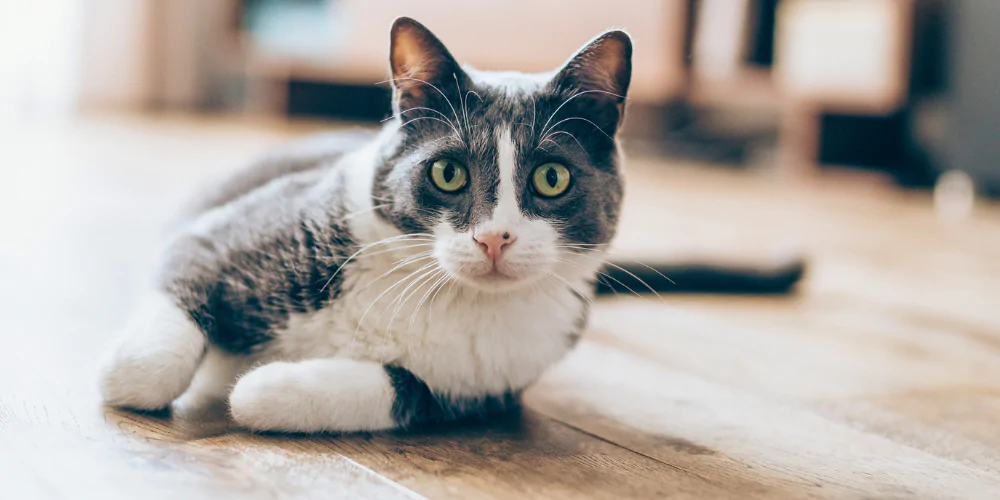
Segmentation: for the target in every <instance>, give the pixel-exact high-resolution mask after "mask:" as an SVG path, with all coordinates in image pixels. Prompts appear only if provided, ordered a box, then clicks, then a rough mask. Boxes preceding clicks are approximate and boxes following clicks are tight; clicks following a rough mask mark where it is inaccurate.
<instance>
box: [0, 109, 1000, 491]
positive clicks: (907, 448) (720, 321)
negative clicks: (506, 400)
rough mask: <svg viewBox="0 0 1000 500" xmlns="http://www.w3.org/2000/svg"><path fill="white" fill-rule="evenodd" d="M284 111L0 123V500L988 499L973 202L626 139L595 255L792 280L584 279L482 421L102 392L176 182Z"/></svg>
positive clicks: (984, 275)
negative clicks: (965, 215) (114, 343)
mask: <svg viewBox="0 0 1000 500" xmlns="http://www.w3.org/2000/svg"><path fill="white" fill-rule="evenodd" d="M300 129H301V127H287V126H274V125H273V124H272V125H262V124H256V125H255V124H248V123H237V122H225V121H197V122H194V121H191V120H183V119H157V120H142V119H134V118H133V119H129V118H116V119H100V120H97V119H89V120H84V121H81V122H75V123H71V124H66V125H59V126H53V125H32V124H28V125H24V124H19V125H18V126H17V127H16V128H4V127H3V126H0V136H2V137H4V138H5V140H4V149H5V151H4V152H3V154H2V159H0V165H2V180H0V227H2V228H3V229H2V231H0V304H2V306H0V307H2V311H3V314H2V315H0V497H2V498H11V499H14V498H17V499H22V498H171V499H173V498H213V499H214V498H227V497H241V498H242V497H249V498H266V497H315V498H336V497H349V498H356V497H370V498H404V497H405V498H412V497H420V496H424V497H431V498H463V499H465V498H529V497H533V498H580V497H594V498H622V497H634V498H654V497H677V498H685V497H689V498H715V497H719V498H722V497H731V498H741V499H745V498H803V497H822V498H934V499H938V498H998V497H1000V207H997V206H993V207H991V208H990V207H987V208H982V207H980V208H978V209H977V211H976V212H975V213H974V215H973V217H971V218H970V219H967V220H964V221H960V222H942V221H940V220H939V219H938V217H936V216H935V213H934V212H933V210H932V206H931V202H930V198H929V197H928V196H926V195H923V194H912V193H911V194H906V193H902V192H897V191H894V190H891V189H886V188H884V187H880V186H878V185H874V184H868V185H866V184H864V183H858V182H852V181H844V180H841V181H838V180H835V179H824V181H823V182H820V183H813V184H809V185H804V186H799V187H794V188H793V187H790V186H788V185H785V184H782V183H779V182H776V181H774V180H768V179H767V178H766V177H762V176H759V175H755V176H751V175H745V174H744V175H739V174H733V173H726V172H722V171H711V170H709V171H706V170H702V169H695V168H692V167H686V168H685V167H683V166H669V165H664V164H662V163H660V162H653V161H644V160H641V159H633V161H632V162H631V163H630V165H629V176H630V184H629V198H628V201H627V207H626V217H625V220H624V222H623V227H622V231H621V237H620V239H619V246H618V248H619V250H620V251H621V252H623V253H626V254H630V255H633V256H636V257H640V258H641V257H644V256H659V255H662V254H663V253H664V252H670V253H673V254H676V255H684V254H711V255H719V256H730V257H740V258H761V257H766V256H768V255H771V254H772V253H773V252H775V251H779V250H781V249H783V248H785V247H787V246H791V247H793V248H794V247H795V246H798V247H799V248H803V249H805V250H807V251H808V254H809V256H810V259H811V264H812V267H811V269H810V274H809V278H808V281H807V282H806V283H804V286H803V287H802V290H801V293H800V294H799V295H798V296H796V297H794V298H780V297H779V298H754V297H714V298H708V297H687V296H667V297H665V298H664V301H663V302H661V301H659V300H657V299H655V298H643V299H637V298H629V297H620V298H617V299H609V300H601V301H600V302H599V305H598V306H597V307H596V309H595V310H594V314H593V322H592V328H591V330H590V331H589V332H588V333H587V335H586V338H585V340H584V341H583V342H582V343H581V345H580V347H579V348H578V349H577V350H576V351H575V352H574V353H573V354H571V355H570V356H569V357H568V358H567V359H566V360H565V362H563V363H561V364H560V365H558V366H556V367H555V368H553V369H552V370H551V371H550V372H549V373H548V374H547V375H546V376H545V377H544V378H543V379H542V380H541V381H540V382H539V383H538V384H537V385H535V386H534V387H533V388H532V389H531V390H529V391H528V393H527V395H526V398H525V403H526V405H525V406H526V408H525V409H524V411H523V413H522V414H520V415H512V416H510V417H508V418H506V419H504V420H502V421H497V422H495V423H492V424H489V425H465V426H460V427H452V428H446V429H438V430H434V431H425V432H421V433H418V434H410V435H403V434H385V435H351V436H319V437H316V436H284V435H249V434H247V433H244V432H241V431H239V430H233V429H228V428H227V424H226V423H225V422H220V423H219V424H218V425H194V424H192V423H188V422H178V421H174V420H171V419H170V418H167V417H164V416H157V415H137V414H132V413H125V412H118V411H113V410H108V409H105V408H102V407H101V406H100V404H99V402H98V399H97V395H96V389H95V381H94V367H95V365H96V364H97V362H98V358H99V356H100V354H101V352H102V350H103V349H104V347H105V346H106V344H107V342H108V340H109V339H110V338H111V336H112V335H113V334H114V332H115V329H116V328H118V327H119V326H121V325H122V324H123V322H124V320H125V317H126V314H127V312H128V310H129V308H130V307H131V306H132V305H133V302H134V299H135V293H136V292H137V291H138V290H140V289H141V288H142V286H143V283H144V280H145V277H146V276H147V274H146V269H147V266H148V264H149V263H150V261H151V260H152V258H153V257H154V252H155V250H156V248H157V242H158V241H159V237H160V230H161V229H162V227H163V224H164V223H165V222H166V221H167V220H168V218H169V216H170V215H171V213H172V210H173V209H174V207H175V206H176V203H177V201H178V200H179V199H181V198H182V197H183V196H184V195H185V194H187V193H189V192H190V191H191V190H192V188H193V187H194V186H196V185H197V184H198V183H199V182H201V181H203V180H204V179H206V178H209V177H211V176H215V175H218V174H220V173H222V172H223V171H224V170H226V169H230V168H234V167H238V166H239V165H240V164H241V163H242V162H244V161H245V160H247V159H249V158H252V157H253V156H254V155H256V154H258V153H259V152H260V151H262V150H263V149H265V148H267V147H268V146H270V145H273V144H275V143H276V142H278V141H281V140H283V139H285V138H287V137H289V136H291V135H294V134H296V133H299V132H300V131H301V130H300Z"/></svg>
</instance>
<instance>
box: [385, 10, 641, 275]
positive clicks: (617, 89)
mask: <svg viewBox="0 0 1000 500" xmlns="http://www.w3.org/2000/svg"><path fill="white" fill-rule="evenodd" d="M497 50H503V47H497ZM631 55H632V43H631V40H630V38H629V36H628V35H627V34H626V33H625V32H623V31H608V32H605V33H602V34H601V35H599V36H598V37H597V38H595V39H593V40H592V41H590V42H589V43H587V44H586V45H584V46H583V48H581V49H580V50H579V51H578V52H577V53H576V54H574V55H572V57H570V58H569V60H568V61H567V62H566V63H565V64H563V65H562V67H560V68H559V69H557V70H555V71H553V72H551V73H546V74H522V73H513V72H504V73H499V72H485V71H477V70H474V69H472V68H468V67H462V66H460V65H459V64H458V63H457V62H456V60H455V59H454V58H453V57H452V55H451V54H450V53H449V52H448V50H447V49H446V48H445V47H444V45H443V44H442V43H441V41H439V40H438V39H437V37H435V36H434V35H433V34H432V33H431V32H430V31H429V30H427V28H425V27H424V26H422V25H421V24H419V23H417V22H416V21H414V20H412V19H408V18H399V19H397V20H396V22H395V23H394V24H393V26H392V31H391V50H390V69H391V72H392V89H393V111H394V113H395V117H394V118H393V121H392V122H391V125H390V127H394V128H393V130H394V132H392V133H393V134H394V136H393V137H392V140H391V141H389V144H390V146H389V147H387V148H386V151H384V159H383V163H382V165H381V167H379V169H378V171H377V172H376V178H375V181H374V185H373V198H374V200H375V201H374V203H375V204H377V205H382V206H381V208H380V209H379V211H378V213H379V214H380V215H381V217H383V218H384V219H386V220H388V221H390V222H391V223H392V224H394V225H395V226H396V227H397V228H399V229H400V230H401V231H403V232H404V233H410V234H413V233H421V234H424V235H432V236H433V240H434V249H433V256H434V257H435V258H436V261H437V263H438V264H439V265H440V266H441V267H442V268H443V269H444V270H445V271H446V272H447V273H448V274H449V275H450V276H451V277H453V278H457V279H459V280H460V281H461V282H463V283H466V284H468V285H471V286H473V287H475V288H478V289H481V290H511V289H514V288H517V287H519V286H523V285H526V284H530V283H534V282H536V281H538V280H542V279H544V278H547V277H548V278H551V279H565V277H567V276H587V275H590V276H592V275H593V271H594V270H595V269H596V268H597V267H598V265H599V262H598V261H596V259H594V258H593V257H588V256H587V255H586V254H587V253H589V252H590V251H591V250H596V249H601V248H603V247H604V246H605V245H607V244H608V243H609V241H610V240H611V238H612V236H613V235H614V233H615V228H616V225H617V221H618V213H619V209H620V206H621V198H622V181H623V179H622V174H621V166H620V163H621V158H620V153H619V151H618V144H617V142H616V140H615V137H616V136H615V134H616V132H617V131H618V128H619V126H620V125H621V121H622V118H623V113H624V105H625V95H626V93H627V92H628V86H629V80H630V78H631V70H632V68H631ZM581 273H582V274H581Z"/></svg>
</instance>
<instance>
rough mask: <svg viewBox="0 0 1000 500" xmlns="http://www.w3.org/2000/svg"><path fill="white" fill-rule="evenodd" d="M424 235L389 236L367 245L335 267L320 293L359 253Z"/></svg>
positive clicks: (423, 234)
mask: <svg viewBox="0 0 1000 500" xmlns="http://www.w3.org/2000/svg"><path fill="white" fill-rule="evenodd" d="M425 235H426V234H425V233H409V234H401V235H398V236H391V237H389V238H383V239H381V240H378V241H376V242H374V243H369V244H367V245H365V246H363V247H361V249H360V250H358V251H357V252H354V253H353V254H351V256H350V257H348V258H347V259H346V260H344V262H342V263H341V264H340V265H339V266H337V270H336V271H334V272H333V274H332V275H330V278H329V279H327V280H326V283H325V284H323V288H321V289H320V292H321V293H322V292H323V291H324V290H326V288H327V287H328V286H330V283H333V279H334V278H336V277H337V275H338V274H340V271H342V270H343V269H344V266H346V265H347V264H348V263H350V262H351V261H352V260H354V258H355V257H357V256H358V255H359V254H361V252H364V251H365V250H367V249H369V248H372V247H374V246H377V245H383V244H386V243H391V242H394V241H398V240H401V239H406V238H414V237H419V236H425ZM426 236H430V235H426Z"/></svg>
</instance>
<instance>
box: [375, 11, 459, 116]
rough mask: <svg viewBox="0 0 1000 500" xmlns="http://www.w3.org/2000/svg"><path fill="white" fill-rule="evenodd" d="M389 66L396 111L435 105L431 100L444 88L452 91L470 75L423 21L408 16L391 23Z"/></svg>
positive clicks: (449, 91)
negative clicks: (467, 74)
mask: <svg viewBox="0 0 1000 500" xmlns="http://www.w3.org/2000/svg"><path fill="white" fill-rule="evenodd" d="M389 69H390V70H391V72H392V89H393V99H392V105H393V108H394V110H395V112H396V113H399V112H400V111H401V110H405V109H408V108H411V107H417V106H426V107H431V108H433V107H434V106H433V102H432V101H434V100H436V99H437V98H439V97H442V96H441V92H447V93H448V94H450V93H451V90H452V89H455V87H456V86H459V85H460V82H461V84H464V83H465V80H466V79H467V77H466V75H465V72H463V71H462V68H461V67H460V66H459V65H458V62H456V61H455V58H454V57H452V55H451V53H449V52H448V49H447V48H445V46H444V44H443V43H441V41H440V40H438V38H437V37H436V36H434V34H433V33H431V31H430V30H428V29H427V28H425V27H424V25H422V24H420V23H418V22H416V21H414V20H413V19H410V18H408V17H400V18H397V19H396V20H395V21H394V22H393V23H392V30H391V31H390V44H389ZM435 87H436V88H435Z"/></svg>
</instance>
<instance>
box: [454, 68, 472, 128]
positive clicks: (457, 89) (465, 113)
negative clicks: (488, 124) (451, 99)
mask: <svg viewBox="0 0 1000 500" xmlns="http://www.w3.org/2000/svg"><path fill="white" fill-rule="evenodd" d="M451 76H452V78H454V79H455V92H458V95H459V100H460V101H461V104H462V115H463V116H465V129H466V131H467V132H468V133H469V134H470V135H471V134H472V128H470V127H469V110H468V108H466V107H465V98H466V97H469V94H465V95H464V96H463V95H462V86H461V85H459V84H458V74H457V73H452V74H451Z"/></svg>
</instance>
